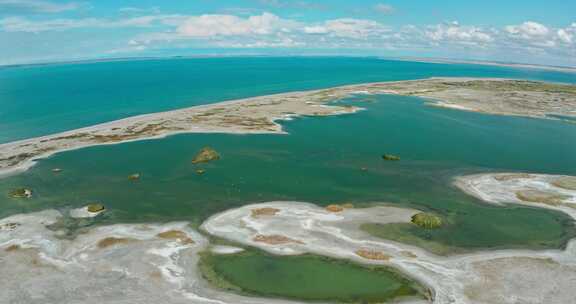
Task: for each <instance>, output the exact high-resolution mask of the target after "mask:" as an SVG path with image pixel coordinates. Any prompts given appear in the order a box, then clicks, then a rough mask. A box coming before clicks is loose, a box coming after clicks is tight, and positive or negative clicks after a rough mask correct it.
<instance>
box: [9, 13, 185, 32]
mask: <svg viewBox="0 0 576 304" xmlns="http://www.w3.org/2000/svg"><path fill="white" fill-rule="evenodd" d="M182 18H183V17H182V16H180V15H156V16H140V17H133V18H124V19H100V18H84V19H65V18H58V19H50V20H45V21H34V20H30V19H27V18H23V17H7V18H3V19H0V29H1V30H2V31H5V32H29V33H40V32H47V31H66V30H72V29H80V28H121V27H151V26H153V25H155V24H165V25H174V24H178V23H180V22H181V20H182Z"/></svg>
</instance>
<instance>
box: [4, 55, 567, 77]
mask: <svg viewBox="0 0 576 304" xmlns="http://www.w3.org/2000/svg"><path fill="white" fill-rule="evenodd" d="M206 58H374V59H381V60H390V61H407V62H423V63H439V64H471V65H485V66H500V67H510V68H519V69H536V70H545V71H556V72H565V73H576V67H570V66H553V65H539V64H529V63H519V62H498V61H483V60H464V59H448V58H426V57H380V56H376V55H375V56H346V55H286V56H275V55H265V54H246V55H239V54H232V55H226V54H207V55H190V56H142V57H117V58H94V59H77V60H54V61H45V62H30V63H13V64H0V70H2V69H10V68H26V67H35V66H52V65H71V64H92V63H101V62H127V61H151V60H173V59H206Z"/></svg>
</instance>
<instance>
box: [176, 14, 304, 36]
mask: <svg viewBox="0 0 576 304" xmlns="http://www.w3.org/2000/svg"><path fill="white" fill-rule="evenodd" d="M295 24H296V22H294V21H290V20H284V19H281V18H280V17H278V16H276V15H274V14H270V13H263V14H262V15H255V16H250V17H247V18H241V17H237V16H234V15H201V16H197V17H196V16H195V17H189V18H187V19H186V20H185V21H184V22H183V23H182V24H180V25H179V26H178V28H177V30H176V31H177V33H179V34H181V35H183V36H188V37H204V38H206V37H213V36H248V35H270V34H273V33H275V32H279V31H282V32H289V31H290V30H291V27H293V26H294V25H295Z"/></svg>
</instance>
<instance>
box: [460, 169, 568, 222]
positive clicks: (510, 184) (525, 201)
mask: <svg viewBox="0 0 576 304" xmlns="http://www.w3.org/2000/svg"><path fill="white" fill-rule="evenodd" d="M575 183H576V177H574V176H564V175H547V174H527V173H488V174H476V175H467V176H461V177H458V178H456V181H455V185H456V186H457V187H458V188H460V189H461V190H462V191H464V192H466V193H468V194H470V195H472V196H475V197H477V198H479V199H481V200H483V201H485V202H488V203H492V204H505V203H514V204H521V205H529V206H533V207H542V208H549V209H555V210H560V211H563V212H565V213H567V214H569V215H570V216H572V217H573V218H575V219H576V187H575V188H572V186H576V184H575Z"/></svg>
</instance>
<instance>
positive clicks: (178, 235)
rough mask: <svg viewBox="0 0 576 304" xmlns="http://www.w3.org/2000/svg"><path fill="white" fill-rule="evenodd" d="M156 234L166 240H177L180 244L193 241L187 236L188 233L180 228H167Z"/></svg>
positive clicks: (192, 242)
mask: <svg viewBox="0 0 576 304" xmlns="http://www.w3.org/2000/svg"><path fill="white" fill-rule="evenodd" d="M156 236H157V237H159V238H161V239H166V240H177V241H179V242H180V243H182V244H194V241H193V240H192V239H191V238H190V237H188V234H186V233H185V232H184V231H180V230H168V231H164V232H161V233H158V234H157V235H156Z"/></svg>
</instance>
